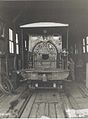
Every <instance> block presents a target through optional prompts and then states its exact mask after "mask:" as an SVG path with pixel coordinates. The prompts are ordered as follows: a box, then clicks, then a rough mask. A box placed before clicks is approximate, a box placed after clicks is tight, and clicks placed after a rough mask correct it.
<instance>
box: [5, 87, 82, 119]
mask: <svg viewBox="0 0 88 119" xmlns="http://www.w3.org/2000/svg"><path fill="white" fill-rule="evenodd" d="M71 94H72V93H71V92H70V90H68V88H67V87H64V88H63V89H62V90H60V89H41V90H39V89H36V90H31V91H30V90H29V89H28V88H27V87H26V88H25V89H24V90H23V91H22V92H21V93H20V95H17V96H15V99H14V100H12V99H11V100H12V101H11V100H10V101H9V104H10V105H9V106H8V109H7V111H6V110H5V112H6V114H9V115H4V116H3V117H6V118H41V117H43V116H46V117H48V118H66V117H76V115H74V114H73V113H72V111H73V109H80V107H79V105H78V104H77V101H76V100H75V99H76V98H75V96H77V95H75V96H74V95H73V94H72V95H71ZM79 96H81V95H79ZM10 97H11V96H10ZM77 99H78V97H77ZM8 100H9V97H8ZM69 110H71V112H69Z"/></svg>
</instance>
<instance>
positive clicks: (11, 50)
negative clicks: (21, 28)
mask: <svg viewBox="0 0 88 119" xmlns="http://www.w3.org/2000/svg"><path fill="white" fill-rule="evenodd" d="M9 52H10V53H14V43H13V30H12V29H9Z"/></svg>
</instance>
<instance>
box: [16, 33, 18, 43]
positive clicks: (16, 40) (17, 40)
mask: <svg viewBox="0 0 88 119" xmlns="http://www.w3.org/2000/svg"><path fill="white" fill-rule="evenodd" d="M16 43H18V34H16Z"/></svg>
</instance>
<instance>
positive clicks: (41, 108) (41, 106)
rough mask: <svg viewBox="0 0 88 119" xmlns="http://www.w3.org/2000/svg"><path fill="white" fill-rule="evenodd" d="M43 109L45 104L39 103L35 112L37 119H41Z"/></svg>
mask: <svg viewBox="0 0 88 119" xmlns="http://www.w3.org/2000/svg"><path fill="white" fill-rule="evenodd" d="M44 108H45V103H40V104H39V108H38V111H37V118H41V117H42V116H44Z"/></svg>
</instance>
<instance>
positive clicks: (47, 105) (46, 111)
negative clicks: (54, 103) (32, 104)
mask: <svg viewBox="0 0 88 119" xmlns="http://www.w3.org/2000/svg"><path fill="white" fill-rule="evenodd" d="M48 107H49V104H48V103H45V110H44V115H45V116H49V108H48Z"/></svg>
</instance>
